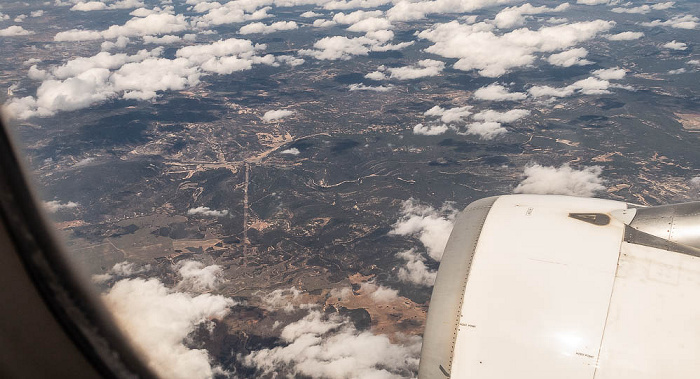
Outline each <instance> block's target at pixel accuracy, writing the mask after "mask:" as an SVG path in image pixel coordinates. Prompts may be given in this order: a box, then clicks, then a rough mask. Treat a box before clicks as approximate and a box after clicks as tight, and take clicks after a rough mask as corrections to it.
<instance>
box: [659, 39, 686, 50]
mask: <svg viewBox="0 0 700 379" xmlns="http://www.w3.org/2000/svg"><path fill="white" fill-rule="evenodd" d="M663 47H664V48H665V49H671V50H686V49H687V48H688V45H686V44H685V43H684V42H676V40H675V39H674V40H673V41H671V42H667V43H665V44H664V45H663Z"/></svg>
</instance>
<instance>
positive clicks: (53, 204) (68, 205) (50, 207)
mask: <svg viewBox="0 0 700 379" xmlns="http://www.w3.org/2000/svg"><path fill="white" fill-rule="evenodd" d="M77 207H78V203H74V202H72V201H68V202H65V203H62V202H60V201H58V200H51V201H46V202H44V208H45V209H46V210H47V211H49V212H51V213H55V212H58V211H60V210H63V209H73V208H77Z"/></svg>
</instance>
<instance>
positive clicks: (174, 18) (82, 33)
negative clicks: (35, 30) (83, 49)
mask: <svg viewBox="0 0 700 379" xmlns="http://www.w3.org/2000/svg"><path fill="white" fill-rule="evenodd" d="M188 28H189V23H188V21H187V19H186V18H185V16H183V15H181V14H178V15H173V14H168V13H154V14H149V15H147V16H145V17H133V18H131V19H130V20H128V21H127V22H125V23H124V25H112V26H110V27H109V28H107V29H105V30H102V31H95V30H79V29H72V30H68V31H63V32H59V33H57V34H56V35H55V36H54V41H57V42H63V41H90V40H97V39H102V38H104V39H116V38H118V37H120V36H121V37H137V36H155V35H163V34H174V33H178V32H182V31H184V30H186V29H188Z"/></svg>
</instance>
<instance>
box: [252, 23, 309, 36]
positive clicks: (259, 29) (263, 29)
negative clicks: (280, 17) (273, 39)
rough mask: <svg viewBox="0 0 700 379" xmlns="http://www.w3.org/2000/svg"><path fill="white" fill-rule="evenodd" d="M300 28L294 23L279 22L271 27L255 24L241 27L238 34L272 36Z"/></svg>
mask: <svg viewBox="0 0 700 379" xmlns="http://www.w3.org/2000/svg"><path fill="white" fill-rule="evenodd" d="M298 28H299V25H297V23H296V22H294V21H277V22H273V23H272V24H270V25H266V24H263V23H262V22H253V23H251V24H248V25H245V26H243V27H241V29H240V30H239V31H238V32H239V33H240V34H256V33H260V34H270V33H274V32H278V31H280V30H294V29H298Z"/></svg>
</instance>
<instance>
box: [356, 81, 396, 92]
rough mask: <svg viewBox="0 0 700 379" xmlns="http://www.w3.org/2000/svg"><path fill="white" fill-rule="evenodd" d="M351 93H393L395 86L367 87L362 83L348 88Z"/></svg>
mask: <svg viewBox="0 0 700 379" xmlns="http://www.w3.org/2000/svg"><path fill="white" fill-rule="evenodd" d="M348 88H349V89H350V91H374V92H388V91H391V90H392V89H393V88H394V86H392V85H388V86H366V85H364V84H361V83H353V84H350V85H349V86H348Z"/></svg>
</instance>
